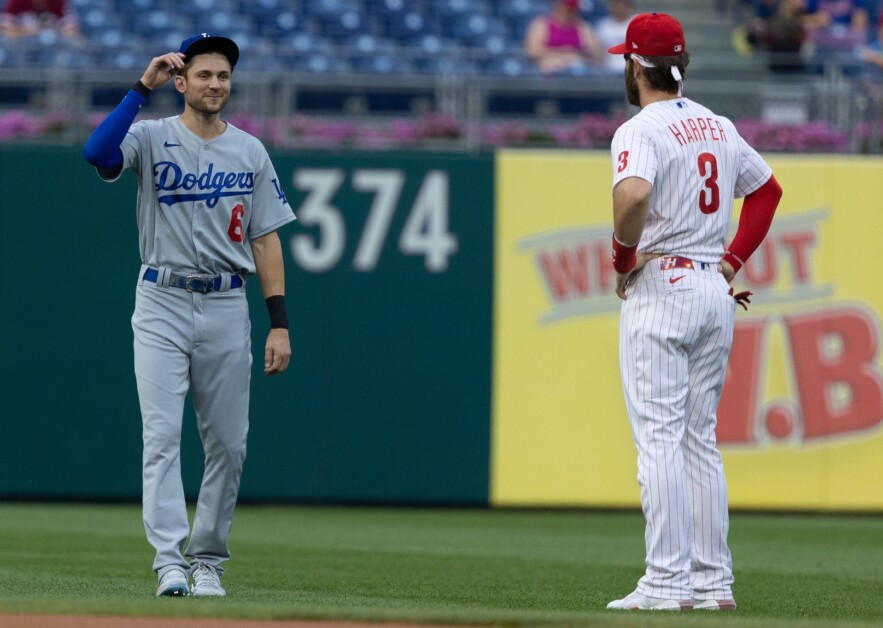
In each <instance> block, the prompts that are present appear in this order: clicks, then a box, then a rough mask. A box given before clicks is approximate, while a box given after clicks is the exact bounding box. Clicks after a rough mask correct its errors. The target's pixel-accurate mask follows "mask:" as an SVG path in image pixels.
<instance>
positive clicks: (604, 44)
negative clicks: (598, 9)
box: [595, 0, 636, 74]
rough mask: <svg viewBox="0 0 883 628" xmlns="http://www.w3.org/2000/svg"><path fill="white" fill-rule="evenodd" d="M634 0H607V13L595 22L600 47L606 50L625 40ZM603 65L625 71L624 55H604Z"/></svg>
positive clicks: (616, 70)
mask: <svg viewBox="0 0 883 628" xmlns="http://www.w3.org/2000/svg"><path fill="white" fill-rule="evenodd" d="M635 2H636V0H607V15H606V16H604V17H602V18H601V19H600V20H598V21H597V22H596V23H595V32H597V33H598V40H599V41H600V42H601V48H602V49H603V50H607V49H608V48H610V47H611V46H615V45H617V44H618V43H620V42H623V41H625V31H626V29H627V28H628V25H629V22H630V21H631V19H632V16H633V14H634V12H635ZM605 57H606V58H605V67H606V68H607V69H608V70H610V72H613V73H616V74H622V73H623V72H624V71H625V57H624V56H620V55H605Z"/></svg>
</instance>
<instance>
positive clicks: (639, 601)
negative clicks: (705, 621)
mask: <svg viewBox="0 0 883 628" xmlns="http://www.w3.org/2000/svg"><path fill="white" fill-rule="evenodd" d="M692 608H693V603H692V602H691V601H690V600H668V599H665V598H661V597H650V596H648V595H643V594H642V593H638V592H637V591H633V592H631V593H629V594H628V595H627V596H625V597H624V598H622V599H621V600H613V601H612V602H610V604H608V605H607V610H619V611H688V610H690V609H692Z"/></svg>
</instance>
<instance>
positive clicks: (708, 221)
mask: <svg viewBox="0 0 883 628" xmlns="http://www.w3.org/2000/svg"><path fill="white" fill-rule="evenodd" d="M611 155H612V157H613V172H614V175H613V187H614V188H615V187H616V185H617V184H618V183H619V182H620V181H622V180H623V179H626V178H628V177H639V178H641V179H645V180H646V181H649V182H650V183H651V184H652V185H653V191H652V193H651V196H650V207H649V212H648V215H647V222H646V223H645V225H644V231H643V233H642V234H641V241H640V242H639V243H638V250H639V251H640V252H642V253H659V254H663V255H682V256H684V257H689V258H690V259H693V260H695V261H697V262H710V263H717V262H720V260H721V257H722V256H723V253H724V246H725V240H726V237H727V232H728V230H729V227H730V220H731V217H732V213H733V199H734V198H741V197H743V196H746V195H748V194H751V193H752V192H754V191H755V190H757V189H758V188H759V187H761V186H762V185H763V184H764V183H766V182H767V180H769V178H770V176H771V175H772V170H771V169H770V167H769V166H768V165H767V163H766V162H765V161H764V160H763V158H762V157H761V156H760V155H759V154H758V153H757V151H756V150H754V149H753V148H751V147H750V146H749V145H748V144H747V143H746V142H745V140H743V139H742V137H741V136H740V135H739V133H738V132H737V131H736V127H735V126H734V125H733V123H732V122H730V120H728V119H727V118H725V117H723V116H719V115H717V114H715V113H714V112H712V111H711V110H710V109H708V108H707V107H703V106H702V105H700V104H698V103H696V102H693V101H691V100H689V99H687V98H678V99H675V100H663V101H660V102H655V103H652V104H650V105H647V106H646V107H644V108H643V109H642V110H641V111H640V112H639V113H638V114H636V115H635V116H634V117H633V118H631V119H630V120H628V121H627V122H625V123H624V124H623V125H622V126H620V127H619V129H617V131H616V134H615V135H614V136H613V143H612V145H611Z"/></svg>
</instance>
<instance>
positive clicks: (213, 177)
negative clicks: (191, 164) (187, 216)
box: [153, 161, 254, 207]
mask: <svg viewBox="0 0 883 628" xmlns="http://www.w3.org/2000/svg"><path fill="white" fill-rule="evenodd" d="M214 169H215V164H214V163H209V164H208V167H207V168H206V170H205V172H203V173H202V174H200V175H196V174H193V173H192V172H184V170H183V169H182V168H181V166H179V165H178V164H176V163H175V162H173V161H160V162H157V163H155V164H153V176H154V180H155V181H156V191H157V192H173V191H177V190H184V191H185V192H189V191H190V190H193V189H194V188H195V189H197V190H199V191H198V192H194V193H189V194H158V195H157V200H159V202H160V203H161V204H163V205H169V206H172V205H174V204H175V203H183V202H187V201H206V206H207V207H214V206H215V205H217V204H218V200H219V199H220V198H221V197H224V196H243V195H250V194H252V193H253V192H254V172H224V171H223V170H220V171H218V172H215V171H214ZM206 190H208V191H206Z"/></svg>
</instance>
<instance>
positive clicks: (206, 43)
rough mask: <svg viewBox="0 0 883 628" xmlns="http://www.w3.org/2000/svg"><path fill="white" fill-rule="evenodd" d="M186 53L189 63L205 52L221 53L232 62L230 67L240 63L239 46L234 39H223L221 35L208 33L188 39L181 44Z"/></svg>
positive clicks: (182, 50) (183, 51) (186, 59)
mask: <svg viewBox="0 0 883 628" xmlns="http://www.w3.org/2000/svg"><path fill="white" fill-rule="evenodd" d="M179 52H182V53H184V57H185V59H184V61H185V62H189V61H190V57H193V56H195V55H199V54H203V53H204V52H219V53H221V54H222V55H224V56H225V57H227V60H228V61H229V62H230V67H231V68H232V67H234V66H235V65H236V62H237V61H239V46H237V45H236V42H234V41H233V40H232V39H229V38H227V37H221V36H219V35H209V34H208V33H200V34H199V35H194V36H193V37H188V38H187V39H185V40H184V41H182V42H181V50H180V51H179Z"/></svg>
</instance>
